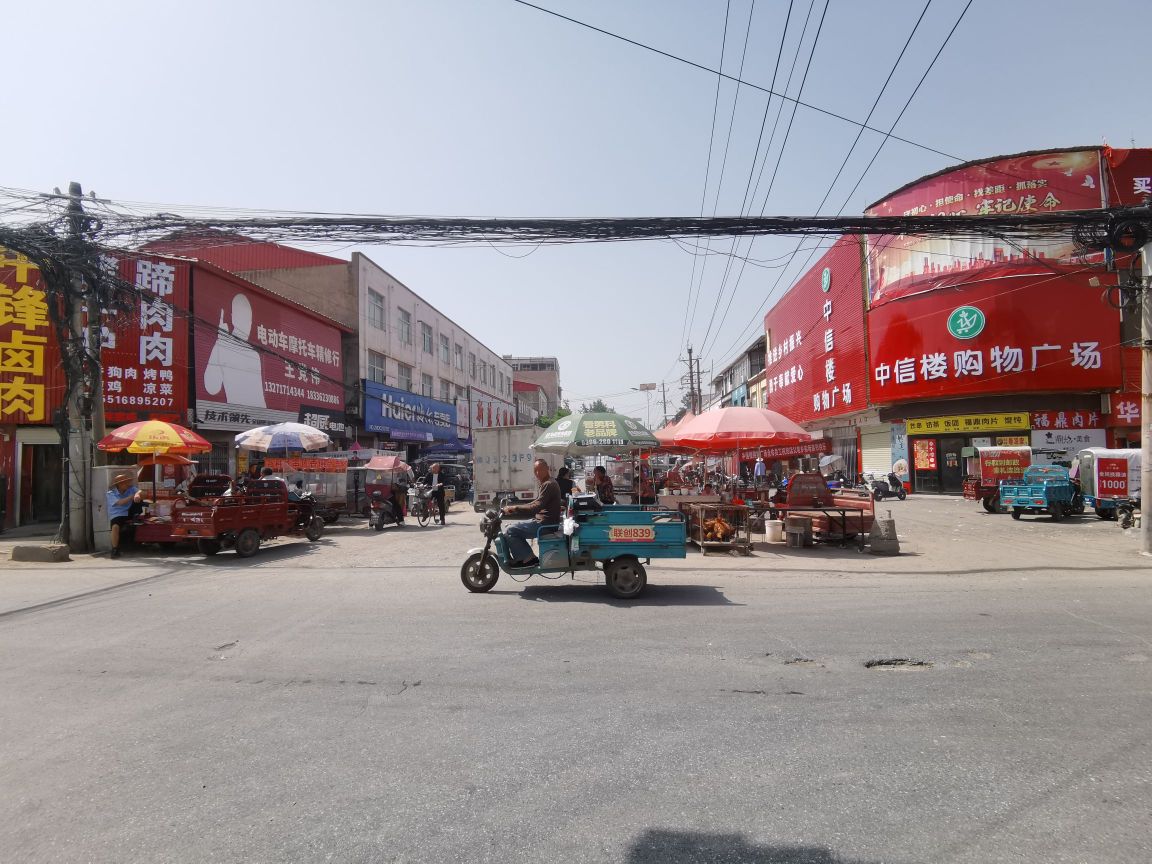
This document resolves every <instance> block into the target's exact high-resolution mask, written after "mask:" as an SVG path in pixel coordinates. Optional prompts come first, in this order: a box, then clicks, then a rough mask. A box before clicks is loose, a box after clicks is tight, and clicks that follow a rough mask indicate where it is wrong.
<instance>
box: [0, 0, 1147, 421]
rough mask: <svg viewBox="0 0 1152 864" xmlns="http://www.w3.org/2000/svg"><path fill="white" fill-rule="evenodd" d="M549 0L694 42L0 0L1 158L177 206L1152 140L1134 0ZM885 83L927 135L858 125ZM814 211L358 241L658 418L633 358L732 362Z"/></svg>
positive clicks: (653, 183)
mask: <svg viewBox="0 0 1152 864" xmlns="http://www.w3.org/2000/svg"><path fill="white" fill-rule="evenodd" d="M537 5H539V6H542V7H544V8H546V9H549V10H552V11H553V12H556V13H559V14H561V15H565V16H568V17H570V18H574V19H577V20H578V21H581V22H584V23H586V24H590V25H593V26H595V27H598V28H600V29H602V30H606V31H609V32H611V33H614V34H618V35H620V36H624V37H626V38H628V39H631V40H633V41H634V42H639V43H643V44H645V45H648V46H652V47H654V48H657V49H659V50H660V51H663V52H665V53H666V54H669V55H674V56H675V57H678V58H682V59H683V60H687V61H690V63H685V62H681V61H680V60H677V59H673V58H671V57H668V56H662V55H660V54H657V53H655V52H653V51H649V50H646V49H644V48H641V47H638V46H637V45H634V44H629V43H627V42H624V41H621V40H619V39H616V38H613V37H611V36H609V35H605V34H603V33H598V32H594V31H593V30H590V29H588V28H586V27H582V26H580V25H578V24H576V23H572V22H570V21H566V20H562V19H561V18H558V17H556V16H554V15H550V14H547V13H545V12H541V11H539V10H537V9H534V8H531V7H529V6H526V5H523V4H521V3H518V2H514V0H472V2H468V0H407V2H400V0H378V2H352V0H345V2H342V0H331V2H328V3H324V4H318V3H314V2H301V0H276V2H255V0H245V2H235V0H228V2H211V0H200V2H197V3H192V4H189V3H174V2H155V0H150V2H116V3H103V4H97V3H90V2H53V0H40V2H37V3H22V4H12V5H10V7H9V8H7V9H6V10H5V30H6V36H7V38H6V40H5V47H6V52H5V66H6V69H7V73H6V77H7V80H9V81H10V82H13V83H15V84H17V85H18V86H17V87H16V88H14V92H11V93H10V95H9V103H8V104H9V109H8V111H7V112H6V119H7V125H8V130H9V131H8V135H7V136H6V139H5V144H4V147H3V150H2V152H3V153H4V156H5V158H4V159H3V164H4V168H5V170H4V172H3V175H2V176H0V186H8V187H14V188H19V189H31V190H38V191H45V192H47V191H51V189H52V188H53V187H57V186H58V187H61V188H66V184H67V183H68V182H69V181H71V180H77V181H80V182H81V183H83V185H84V189H85V190H86V191H95V192H96V193H97V194H98V195H99V196H100V197H101V198H106V199H111V200H113V201H125V202H146V203H147V204H148V205H150V206H154V208H155V209H156V210H157V211H160V210H163V211H175V212H180V210H181V207H184V208H189V207H197V208H199V207H212V208H229V209H231V208H243V209H260V210H281V211H294V212H298V211H325V212H333V213H372V214H381V215H440V216H503V217H576V216H699V215H700V214H701V213H703V214H704V215H713V214H715V215H720V216H731V215H738V214H741V213H752V214H753V215H759V214H761V213H762V214H764V215H769V216H783V215H815V214H818V215H835V214H836V213H837V212H840V211H841V208H843V213H845V214H849V215H851V214H859V213H860V212H862V211H863V209H864V208H865V207H866V206H867V205H869V204H871V203H872V202H874V201H876V200H877V199H879V198H881V197H883V196H885V195H886V194H887V193H889V192H891V191H893V190H895V189H897V188H899V187H900V186H902V185H904V184H905V183H907V182H910V181H912V180H915V179H916V178H918V177H921V176H923V175H925V174H928V173H932V172H934V171H938V170H940V169H943V168H946V167H948V166H949V165H953V164H956V163H957V162H959V161H964V160H969V159H980V158H985V157H990V156H994V155H999V154H1007V153H1014V152H1019V151H1025V150H1035V149H1044V148H1049V147H1068V146H1078V145H1093V144H1100V143H1103V142H1107V143H1109V144H1111V145H1112V146H1115V147H1126V146H1131V145H1132V144H1133V143H1134V144H1135V145H1136V146H1152V128H1150V127H1152V113H1150V112H1148V111H1147V110H1145V109H1146V103H1147V100H1146V96H1145V95H1144V94H1142V93H1141V92H1140V89H1139V88H1140V82H1142V81H1144V80H1145V79H1146V77H1147V72H1146V61H1145V60H1144V59H1143V58H1142V57H1141V52H1140V51H1139V42H1138V40H1139V38H1140V35H1141V34H1144V33H1147V32H1149V30H1150V28H1152V3H1148V2H1147V0H1131V2H1124V0H1115V2H1109V3H1106V4H1087V3H1072V2H1067V0H1012V2H991V0H974V2H972V3H971V5H970V7H968V8H967V11H965V7H966V0H932V2H930V3H928V4H927V10H926V11H925V0H909V2H905V0H870V2H859V0H828V2H827V4H826V2H825V0H793V2H791V3H789V2H788V0H758V2H753V0H580V2H577V0H539V3H537ZM922 12H923V17H922V18H921V13H922ZM962 13H963V14H962ZM918 19H919V24H918V26H917V21H918ZM958 20H959V24H958V25H957V21H958ZM786 22H787V26H786ZM914 26H915V31H914V30H913V28H914ZM954 26H955V30H954V32H953V33H952V36H951V38H950V40H948V41H947V43H946V44H945V39H946V37H948V34H949V32H950V31H951V30H952V28H953V27H954ZM910 35H911V39H909V37H910ZM906 44H907V49H906V50H904V51H903V54H902V55H901V52H902V49H904V46H905V45H906ZM941 46H944V47H943V50H942V51H941ZM938 52H939V56H938V57H937V53H938ZM934 58H935V59H934ZM898 59H899V62H898V63H897V60H898ZM690 64H696V65H695V66H694V65H690ZM894 64H895V71H894V72H893V71H892V70H893V66H894ZM699 67H704V68H699ZM718 69H722V71H723V72H724V73H725V75H728V76H732V77H734V78H739V79H741V80H742V81H745V82H749V83H750V84H753V85H757V86H759V87H762V88H768V89H774V90H776V91H777V92H783V93H787V94H788V95H789V96H791V97H793V98H798V99H799V100H800V101H803V102H805V103H808V105H811V106H815V107H814V108H809V107H797V108H795V110H794V111H793V108H794V105H793V103H789V102H787V101H784V100H782V99H780V98H779V97H775V98H771V99H769V96H768V94H766V93H764V92H762V91H761V90H757V89H755V88H753V87H750V86H745V85H738V84H737V83H735V82H734V81H732V80H728V79H721V78H719V77H718V76H717V74H716V70H718ZM709 70H711V71H709ZM926 71H927V73H928V74H927V76H926V77H923V83H922V84H920V83H919V82H920V81H921V78H922V76H924V75H925V72H926ZM889 75H891V78H890V80H888V81H887V84H886V79H889ZM773 81H775V85H774V86H773ZM918 85H919V86H918ZM878 97H879V98H878ZM910 97H912V98H911V101H909V98H910ZM874 104H875V109H874V111H873V110H872V109H873V105H874ZM905 106H907V107H905ZM815 109H822V110H823V111H826V112H832V113H834V114H839V115H842V117H845V118H849V120H851V121H855V123H853V122H848V121H847V120H844V119H838V118H836V117H832V116H829V114H826V113H821V111H820V110H815ZM870 111H871V112H872V113H871V119H870V120H869V122H868V125H870V126H873V127H875V128H876V129H879V130H885V131H886V130H888V129H889V128H893V124H894V123H895V124H896V125H895V126H894V128H893V131H894V134H895V135H898V136H901V137H903V138H906V139H908V140H909V141H911V142H915V143H912V144H910V143H905V142H901V141H897V140H895V139H894V138H888V139H887V140H885V138H884V136H883V135H882V134H881V133H880V132H875V131H865V132H863V134H862V135H860V136H859V140H858V141H856V139H857V133H858V132H859V125H858V124H859V123H860V122H862V121H864V119H865V118H866V117H868V116H869V113H870ZM902 111H903V113H902V114H901V112H902ZM897 120H898V122H897ZM774 129H775V133H774V134H773V130H774ZM854 143H855V147H853V144H854ZM933 151H938V152H933ZM877 152H878V155H877V156H876V157H875V161H874V162H873V163H872V165H871V167H870V168H868V170H867V172H866V173H865V169H866V166H868V164H869V162H870V160H872V159H873V156H874V154H876V153H877ZM757 154H759V156H758V158H757ZM754 159H755V160H756V161H754ZM842 164H843V165H844V169H843V173H842V175H841V176H840V178H839V179H838V180H835V182H834V179H835V178H836V174H837V171H838V169H840V167H841V165H842ZM761 166H763V167H761ZM830 189H831V192H830V193H829V190H830ZM854 189H855V191H853V190H854ZM826 196H827V200H826V201H825V198H826ZM822 202H824V203H823V207H822V208H821V204H822ZM818 208H821V209H818ZM814 243H815V241H813V240H808V241H805V243H804V244H803V251H801V252H800V253H799V254H797V253H796V250H797V240H795V239H793V238H761V239H759V240H756V241H755V242H754V244H753V245H751V246H749V241H748V240H743V241H741V243H740V244H739V245H738V246H736V247H735V252H736V253H737V255H739V256H741V257H740V258H736V257H732V256H731V254H730V253H731V252H733V250H734V247H733V244H732V242H731V241H730V240H720V239H717V240H713V241H712V243H711V247H710V248H708V249H705V248H704V247H698V251H701V250H702V251H704V252H706V253H708V254H693V251H692V248H691V245H690V244H676V243H673V242H670V241H648V242H644V243H628V244H620V243H616V244H592V245H568V246H544V247H535V246H522V247H515V248H508V247H501V248H494V247H492V246H490V245H476V246H469V247H465V248H441V247H422V248H417V247H407V246H395V245H386V246H383V245H382V246H371V247H355V249H358V251H361V252H363V253H365V254H366V255H368V256H369V257H371V258H372V259H373V260H374V261H376V262H377V263H378V264H380V265H381V266H382V267H384V268H385V269H386V270H388V271H389V272H390V273H392V274H393V275H394V276H395V277H396V278H398V279H400V280H401V281H403V282H404V283H405V284H406V285H408V286H409V287H410V288H412V289H413V290H415V291H416V292H418V293H420V294H422V295H423V296H424V297H425V298H426V299H427V300H428V301H429V302H430V303H432V304H433V305H435V306H437V307H438V308H439V309H441V310H442V311H443V312H445V313H446V314H448V315H450V316H451V317H453V318H454V319H455V320H456V321H458V322H459V323H460V324H461V325H462V326H464V327H465V328H466V329H468V330H469V331H470V332H471V333H472V334H473V335H475V336H476V337H477V338H479V339H481V340H482V341H483V342H485V343H486V344H487V345H488V346H489V347H491V348H492V349H494V350H496V351H497V352H499V353H502V354H517V355H555V356H556V357H558V358H559V361H560V368H561V383H562V385H563V387H564V389H565V394H566V396H567V397H568V398H569V399H570V401H571V404H572V407H573V408H576V407H578V405H579V404H580V403H582V402H591V401H592V400H594V399H596V398H603V399H604V400H605V401H606V402H607V403H608V404H610V405H612V406H613V407H615V408H616V409H617V410H620V411H622V412H623V413H626V414H631V415H633V416H636V417H641V418H644V419H645V420H648V419H649V418H651V423H652V425H653V426H658V425H659V423H660V419H661V417H662V414H663V408H662V407H661V405H660V401H659V397H660V393H659V392H657V393H656V394H654V395H655V396H656V398H655V399H652V398H650V397H649V395H648V394H645V393H641V392H638V391H636V390H633V389H631V388H635V387H639V385H640V384H642V383H650V382H656V383H666V385H667V388H668V396H669V401H670V403H672V404H670V411H671V410H675V406H676V405H678V404H679V399H680V396H681V393H682V392H683V386H682V383H681V378H682V376H683V375H684V373H685V371H686V367H685V366H684V364H683V363H682V362H680V361H681V359H682V358H685V357H686V353H685V350H686V347H687V346H689V345H691V346H692V347H693V349H694V351H695V352H696V355H697V356H700V357H702V358H703V362H702V364H701V368H702V371H703V374H704V377H705V379H707V378H708V377H709V374H710V372H712V371H716V372H718V371H719V370H720V369H721V368H723V367H724V366H725V365H726V364H727V363H729V362H731V361H732V360H733V359H734V357H735V356H736V355H737V353H738V352H739V350H740V349H741V348H742V347H746V346H747V345H748V344H750V343H751V342H752V341H753V340H754V339H755V338H756V337H757V335H759V334H761V333H762V332H763V316H764V313H765V312H766V311H767V310H768V309H769V308H771V306H772V304H773V303H774V302H775V301H776V300H777V299H778V298H779V297H780V296H781V295H782V294H783V293H784V292H785V291H786V290H787V288H788V287H789V286H790V285H791V284H792V282H793V281H794V280H795V279H796V278H797V277H798V276H799V275H801V274H802V273H803V272H804V270H805V269H807V267H808V266H811V260H814V258H813V259H809V255H810V253H809V252H808V251H807V249H808V247H810V246H812V245H814ZM307 248H312V249H314V250H316V251H321V252H325V253H328V254H333V255H336V256H338V257H347V256H348V255H349V254H350V253H351V252H352V251H354V248H353V247H344V246H324V245H313V246H309V247H307ZM742 258H743V259H747V263H745V262H743V261H742V260H741V259H742Z"/></svg>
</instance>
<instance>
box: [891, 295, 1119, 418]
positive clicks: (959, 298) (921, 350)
mask: <svg viewBox="0 0 1152 864" xmlns="http://www.w3.org/2000/svg"><path fill="white" fill-rule="evenodd" d="M1088 278H1089V274H1077V275H1064V276H1054V275H1053V274H1052V273H1048V274H1047V275H1046V276H1036V277H1026V278H1024V279H1018V280H993V281H989V282H978V283H973V284H971V285H968V286H967V287H965V288H949V289H942V290H937V291H930V292H927V293H924V294H919V295H916V296H913V297H905V298H903V299H900V300H894V301H892V302H888V303H884V304H881V305H879V306H876V307H874V308H872V309H871V310H870V311H869V312H868V331H869V332H868V344H869V353H870V357H871V361H872V362H871V365H872V373H871V377H870V381H869V393H870V401H871V402H872V403H873V404H877V405H885V404H891V403H894V402H903V401H907V400H909V399H929V398H937V397H950V398H957V397H964V396H972V395H976V394H993V393H1020V392H1033V391H1077V390H1079V391H1091V390H1108V389H1114V388H1117V387H1119V386H1120V381H1121V375H1120V348H1119V342H1120V315H1119V312H1117V311H1116V310H1115V309H1113V308H1111V307H1110V306H1108V305H1107V304H1105V303H1103V302H1101V300H1100V288H1098V287H1093V286H1091V285H1089V284H1088V281H1087V280H1088ZM1018 282H1020V283H1022V284H1019V285H1018V284H1016V283H1018Z"/></svg>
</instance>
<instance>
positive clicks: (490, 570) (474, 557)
mask: <svg viewBox="0 0 1152 864" xmlns="http://www.w3.org/2000/svg"><path fill="white" fill-rule="evenodd" d="M499 578H500V565H498V564H497V563H496V559H495V558H493V557H492V556H491V555H487V556H485V554H484V553H483V552H473V553H472V554H471V555H469V556H468V558H467V559H466V560H465V561H464V566H463V567H461V568H460V581H461V582H463V583H464V587H465V588H467V589H468V590H469V591H471V592H472V593H473V594H483V593H484V592H486V591H491V590H492V586H493V585H495V584H496V580H497V579H499Z"/></svg>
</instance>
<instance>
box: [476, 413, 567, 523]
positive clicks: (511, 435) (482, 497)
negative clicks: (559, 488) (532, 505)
mask: <svg viewBox="0 0 1152 864" xmlns="http://www.w3.org/2000/svg"><path fill="white" fill-rule="evenodd" d="M543 431H544V430H542V429H541V428H540V427H539V426H494V427H492V428H491V429H473V430H472V484H473V486H472V488H473V493H474V494H473V498H472V506H473V507H474V508H475V510H476V512H478V513H482V512H484V511H485V510H487V509H488V508H489V507H492V506H495V503H496V500H497V499H499V498H502V497H510V498H516V499H517V500H520V501H531V500H532V499H533V498H535V497H536V485H537V484H536V476H535V475H534V474H533V473H532V463H533V462H534V461H535V460H536V459H537V458H539V459H544V460H545V461H547V462H548V465H549V466H550V467H551V468H552V476H553V477H555V476H556V471H557V470H558V469H559V468H560V467H561V466H563V464H564V457H563V456H561V455H559V454H558V453H537V452H536V451H535V450H533V449H532V442H533V441H535V440H536V439H537V438H539V437H540V433H541V432H543Z"/></svg>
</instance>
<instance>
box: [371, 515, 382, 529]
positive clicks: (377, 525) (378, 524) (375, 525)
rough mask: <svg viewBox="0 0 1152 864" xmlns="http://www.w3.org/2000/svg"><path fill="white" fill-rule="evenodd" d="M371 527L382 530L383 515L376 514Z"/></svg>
mask: <svg viewBox="0 0 1152 864" xmlns="http://www.w3.org/2000/svg"><path fill="white" fill-rule="evenodd" d="M372 527H373V528H375V529H376V530H377V531H383V530H384V517H383V516H377V517H376V519H375V521H374V522H373V523H372Z"/></svg>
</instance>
